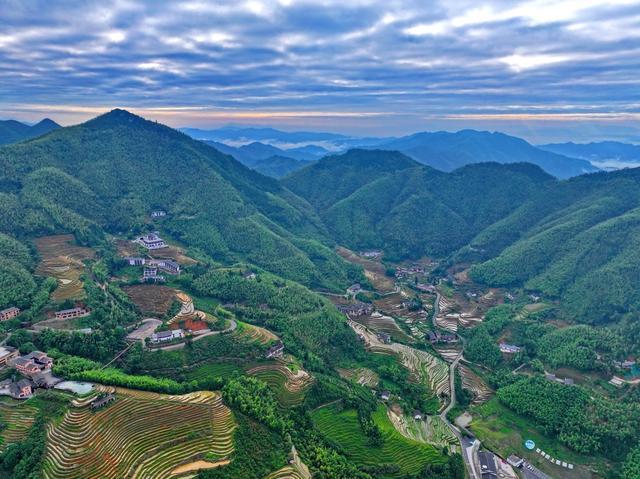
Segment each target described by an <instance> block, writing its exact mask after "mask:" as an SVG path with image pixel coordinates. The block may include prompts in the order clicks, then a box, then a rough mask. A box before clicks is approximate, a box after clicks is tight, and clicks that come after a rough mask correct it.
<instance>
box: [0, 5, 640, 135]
mask: <svg viewBox="0 0 640 479" xmlns="http://www.w3.org/2000/svg"><path fill="white" fill-rule="evenodd" d="M113 107H124V108H128V109H131V110H132V111H134V112H136V113H139V114H142V115H143V116H146V117H149V118H153V119H157V120H159V121H162V122H164V123H168V124H170V125H172V126H197V127H217V126H220V125H223V124H228V123H234V124H252V125H256V124H260V125H270V126H274V127H281V128H284V129H323V130H328V131H338V132H346V133H353V134H371V135H392V134H393V135H395V134H402V133H410V132H414V131H420V130H437V129H448V130H455V129H460V128H465V127H473V128H478V129H490V130H502V131H506V132H510V133H514V134H519V135H521V136H524V137H526V138H528V139H530V140H532V141H537V142H539V141H547V140H549V141H554V140H563V139H575V140H585V139H602V138H613V139H626V140H631V141H636V142H639V143H640V1H638V0H609V1H604V0H555V1H549V0H536V1H523V2H517V1H506V0H505V1H500V0H495V1H488V2H482V1H479V0H471V1H467V0H443V1H441V2H439V1H430V0H415V1H408V0H380V1H378V0H371V1H364V0H300V1H298V0H249V1H243V0H231V1H227V0H220V1H182V2H172V3H168V2H167V3H166V4H165V3H162V2H160V1H149V2H141V1H128V0H115V1H110V0H100V1H95V2H93V1H86V0H83V1H64V0H56V1H55V2H52V1H50V0H46V1H37V0H0V117H1V118H4V119H6V118H17V119H21V120H26V121H35V120H38V119H40V118H42V117H44V116H49V117H51V118H53V119H55V120H57V121H59V122H60V123H63V124H72V123H78V122H80V121H83V120H85V119H88V118H90V117H92V116H95V115H96V114H97V113H100V112H102V111H104V110H107V109H111V108H113Z"/></svg>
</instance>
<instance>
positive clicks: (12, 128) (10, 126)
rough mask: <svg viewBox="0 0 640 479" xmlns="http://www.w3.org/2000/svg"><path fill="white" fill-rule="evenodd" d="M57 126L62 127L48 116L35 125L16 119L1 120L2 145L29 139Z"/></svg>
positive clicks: (0, 138)
mask: <svg viewBox="0 0 640 479" xmlns="http://www.w3.org/2000/svg"><path fill="white" fill-rule="evenodd" d="M57 128H60V125H58V124H57V123H56V122H55V121H53V120H50V119H48V118H45V119H44V120H42V121H41V122H39V123H36V124H35V125H26V124H24V123H20V122H19V121H16V120H5V121H0V145H7V144H9V143H17V142H19V141H24V140H29V139H31V138H35V137H37V136H40V135H44V134H45V133H49V132H50V131H52V130H55V129H57Z"/></svg>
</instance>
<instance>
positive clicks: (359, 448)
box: [312, 405, 444, 477]
mask: <svg viewBox="0 0 640 479" xmlns="http://www.w3.org/2000/svg"><path fill="white" fill-rule="evenodd" d="M312 419H313V422H314V424H315V425H316V427H318V429H319V430H320V431H321V432H322V434H324V435H325V436H326V437H327V438H328V439H329V440H330V441H332V442H333V443H335V444H337V445H338V446H339V447H340V448H341V449H343V450H344V451H345V453H346V455H347V456H348V457H349V458H350V459H352V460H353V461H354V462H356V463H357V464H359V465H363V466H374V467H375V466H380V465H381V464H397V465H398V466H399V467H400V472H398V473H395V474H390V475H388V476H384V477H402V476H403V475H405V474H415V473H417V472H418V471H420V469H422V468H423V467H424V466H425V465H426V464H428V463H439V462H442V461H443V457H444V456H442V455H441V454H440V452H439V451H438V450H437V449H436V448H435V447H433V446H431V445H429V444H423V443H420V442H417V441H414V440H411V439H408V438H406V437H404V436H403V435H401V434H400V433H399V432H398V431H396V429H395V428H394V426H393V424H391V422H390V421H389V418H388V417H387V413H386V408H385V407H384V406H383V405H380V406H379V408H378V410H377V411H376V412H375V413H374V414H373V420H374V421H375V423H376V424H377V425H378V427H379V428H380V431H381V433H382V436H383V439H384V444H383V445H382V447H371V446H370V445H369V444H368V442H367V437H366V436H365V435H364V434H363V432H362V429H361V428H360V423H359V421H358V415H357V413H356V411H355V410H352V409H351V410H346V411H338V410H337V409H336V408H335V405H331V406H326V407H323V408H320V409H317V410H315V411H314V412H313V413H312Z"/></svg>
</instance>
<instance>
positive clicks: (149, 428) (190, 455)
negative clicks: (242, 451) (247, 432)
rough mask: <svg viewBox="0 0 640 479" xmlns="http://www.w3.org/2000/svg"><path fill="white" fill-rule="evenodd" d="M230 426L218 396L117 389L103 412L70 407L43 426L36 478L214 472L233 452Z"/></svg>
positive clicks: (226, 409) (84, 407) (228, 411)
mask: <svg viewBox="0 0 640 479" xmlns="http://www.w3.org/2000/svg"><path fill="white" fill-rule="evenodd" d="M103 389H104V390H106V388H103ZM235 427H236V426H235V422H234V420H233V416H232V414H231V411H230V410H229V409H228V408H227V407H226V406H224V405H223V403H222V399H221V397H220V395H219V394H217V393H213V392H197V393H191V394H186V395H182V396H169V395H164V394H157V393H150V392H141V391H134V390H128V389H121V388H118V389H117V390H116V401H115V402H114V403H112V404H110V405H108V406H106V407H104V408H103V409H100V410H98V411H95V412H94V411H92V410H91V409H90V408H89V407H87V406H82V407H76V408H72V409H70V410H69V411H67V413H66V414H65V415H64V417H63V418H62V420H61V421H60V422H59V423H52V424H50V425H49V428H48V431H47V436H48V446H47V450H46V453H45V458H44V465H43V477H45V478H47V479H49V478H51V479H54V478H74V477H101V478H114V479H116V478H120V477H139V478H159V479H160V478H169V477H177V476H178V475H179V474H182V473H183V472H185V471H190V470H196V469H199V468H209V467H218V466H220V465H222V464H224V462H225V460H226V459H227V457H228V456H229V455H230V454H231V453H232V452H233V439H232V435H233V431H234V429H235ZM204 459H206V461H205V460H204Z"/></svg>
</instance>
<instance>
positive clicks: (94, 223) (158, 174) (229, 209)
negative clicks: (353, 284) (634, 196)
mask: <svg viewBox="0 0 640 479" xmlns="http://www.w3.org/2000/svg"><path fill="white" fill-rule="evenodd" d="M0 171H2V173H1V175H0V212H1V213H2V214H0V218H3V219H4V218H9V219H8V220H0V231H3V232H10V233H12V234H17V235H22V236H32V235H39V234H45V233H50V232H73V233H74V234H75V235H76V237H78V238H80V239H81V240H83V241H86V242H92V241H98V240H99V239H100V237H101V236H102V234H103V231H106V232H110V233H120V234H125V235H126V234H133V233H136V232H143V231H144V227H143V225H144V223H145V221H147V215H148V213H149V211H150V210H151V209H154V208H162V209H165V210H167V211H168V213H169V215H168V218H167V220H165V221H164V223H163V225H162V226H163V228H164V229H165V230H166V231H165V233H168V234H169V235H170V236H171V237H173V238H174V239H176V240H180V241H183V242H185V243H187V244H189V245H190V246H195V247H198V248H200V249H201V250H203V251H204V252H206V253H207V254H208V255H209V256H211V257H212V258H213V259H216V260H220V261H236V260H243V261H248V262H251V263H254V264H256V265H259V266H262V267H264V268H265V269H268V270H270V271H273V272H275V273H277V274H280V275H283V276H286V277H288V278H290V279H294V280H296V281H300V282H302V283H305V284H308V285H318V286H325V287H331V288H335V287H337V286H341V287H342V286H344V285H345V284H347V283H348V282H349V281H351V280H352V279H353V278H354V277H355V276H356V273H355V271H354V270H353V269H352V268H351V267H350V266H348V265H347V263H345V262H344V261H342V260H341V259H340V258H339V257H338V256H337V255H335V254H334V253H333V252H332V251H331V250H330V249H329V248H327V247H326V246H324V245H323V244H322V243H321V242H320V241H324V242H329V241H328V237H327V233H326V231H325V229H324V227H323V225H322V223H321V221H320V219H319V218H318V217H317V216H316V215H315V213H314V212H313V210H312V209H311V208H310V207H309V205H308V204H307V203H306V202H305V201H304V200H302V199H300V198H299V197H297V196H296V195H294V194H292V193H291V192H290V191H288V190H287V189H285V188H283V187H282V186H281V185H280V184H279V183H278V182H277V181H276V180H273V179H271V178H267V177H265V176H262V175H260V174H259V173H256V172H254V171H252V170H250V169H248V168H246V167H244V166H243V165H241V164H240V163H238V162H237V161H235V160H234V159H233V158H232V157H230V156H227V155H224V154H221V153H219V152H218V151H217V150H215V149H213V148H211V147H210V146H208V145H205V144H204V143H202V142H198V141H195V140H192V139H190V138H189V137H187V136H186V135H184V134H182V133H179V132H178V131H175V130H172V129H170V128H168V127H165V126H163V125H159V124H157V123H154V122H150V121H146V120H144V119H142V118H140V117H137V116H135V115H132V114H130V113H128V112H126V111H123V110H114V111H112V112H110V113H107V114H105V115H102V116H100V117H98V118H95V119H93V120H91V121H89V122H87V123H84V124H82V125H78V126H74V127H70V128H63V129H59V130H57V131H55V132H52V133H51V134H49V135H46V136H44V137H41V138H38V139H35V140H31V141H27V142H24V143H20V144H16V145H11V146H6V147H3V148H1V149H0ZM17 218H20V221H16V219H17ZM311 257H320V258H323V261H319V262H317V263H316V264H314V262H313V261H312V260H311Z"/></svg>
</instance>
